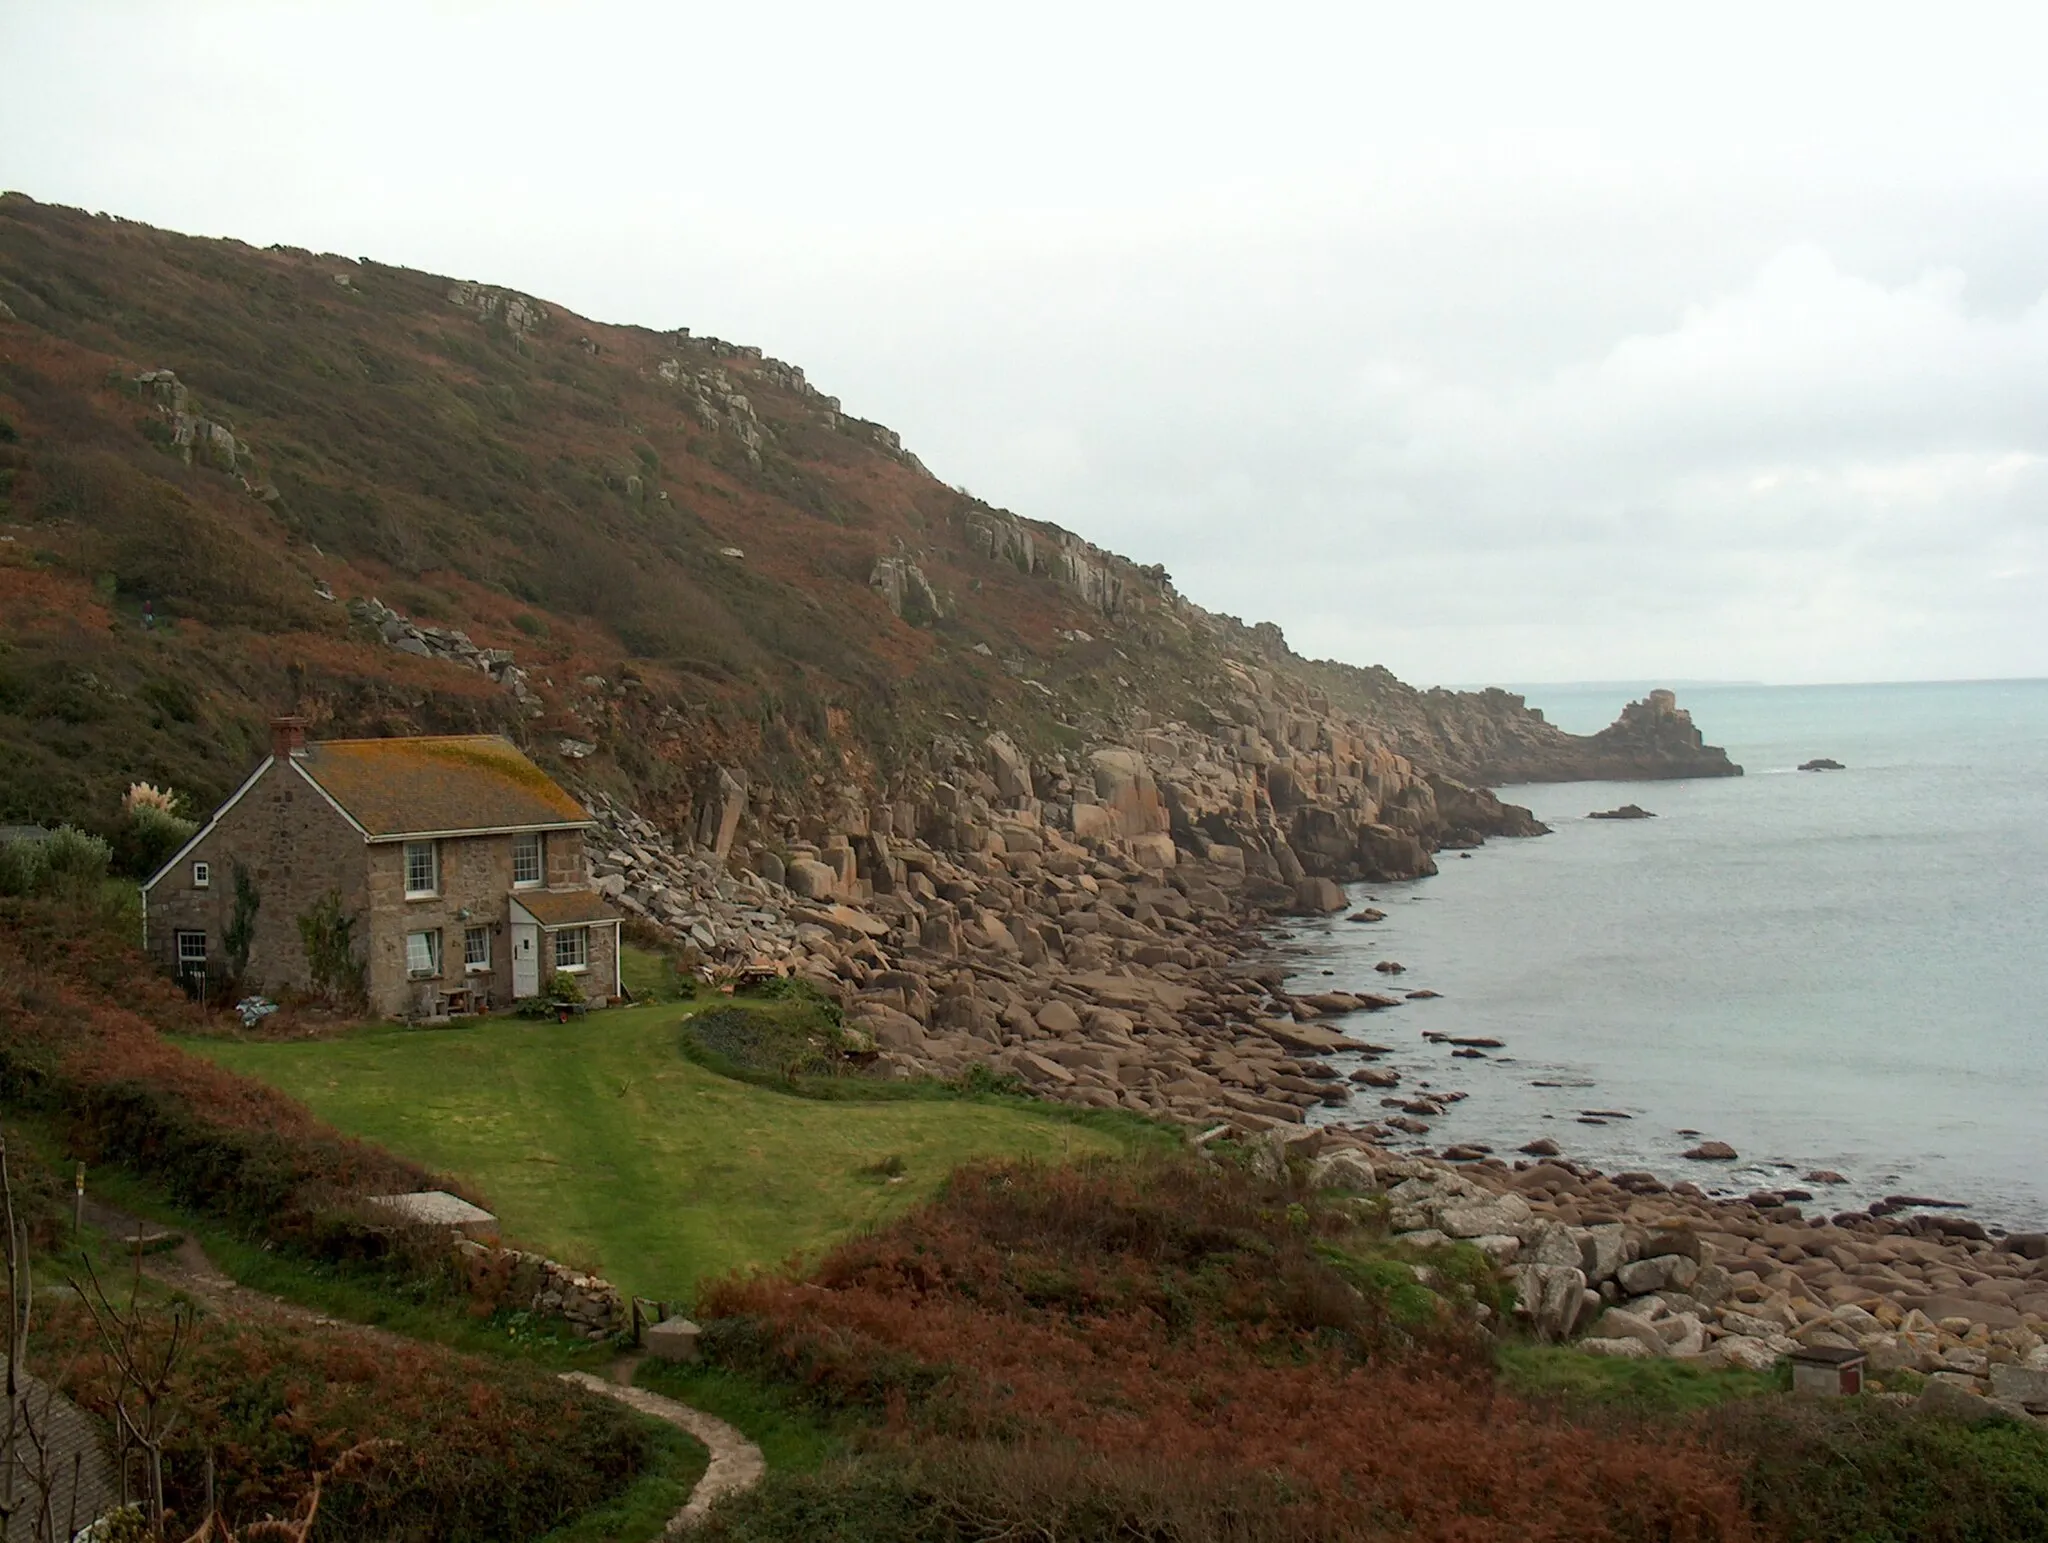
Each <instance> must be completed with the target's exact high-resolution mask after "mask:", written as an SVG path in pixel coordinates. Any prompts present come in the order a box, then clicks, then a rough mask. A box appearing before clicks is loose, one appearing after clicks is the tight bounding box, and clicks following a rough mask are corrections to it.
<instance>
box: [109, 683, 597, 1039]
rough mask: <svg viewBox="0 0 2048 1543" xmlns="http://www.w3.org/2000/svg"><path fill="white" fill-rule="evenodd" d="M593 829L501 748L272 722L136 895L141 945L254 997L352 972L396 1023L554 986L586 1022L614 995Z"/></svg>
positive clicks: (574, 806) (479, 741) (511, 749)
mask: <svg viewBox="0 0 2048 1543" xmlns="http://www.w3.org/2000/svg"><path fill="white" fill-rule="evenodd" d="M593 823H594V821H593V820H592V819H591V816H590V815H589V813H588V812H587V811H586V810H585V809H584V808H583V806H582V805H580V804H579V803H577V802H576V800H575V799H574V798H572V797H570V796H569V794H568V793H566V792H565V791H563V789H562V788H561V787H560V786H559V785H558V784H556V783H555V782H554V781H553V780H552V779H551V778H550V777H549V776H548V775H547V774H546V773H545V772H543V771H542V770H541V769H540V768H539V767H538V766H535V765H534V764H533V762H531V761H529V760H528V759H527V758H526V757H525V756H524V755H522V754H521V753H520V752H519V750H518V749H517V748H516V747H515V746H514V745H513V744H512V742H511V741H510V740H507V739H505V738H503V737H502V736H499V735H496V734H463V735H441V736H432V737H421V738H412V739H341V740H323V741H319V742H315V743H312V744H308V743H307V742H306V725H305V722H304V720H302V719H298V718H280V719H277V720H276V721H275V722H274V723H273V724H272V725H271V751H270V755H269V756H268V757H267V758H266V759H265V760H264V762H263V764H262V765H260V766H258V767H257V768H256V770H255V771H254V772H252V773H251V774H250V776H249V779H248V781H246V782H244V783H243V784H242V786H241V787H240V788H239V789H238V790H237V791H236V792H235V794H234V796H233V797H231V798H230V799H229V800H228V801H227V802H226V803H224V804H222V805H221V806H220V808H219V809H218V810H217V811H215V813H214V816H213V818H212V819H211V820H209V821H208V822H207V823H206V826H205V828H204V829H202V830H201V831H200V832H199V834H198V835H196V836H194V837H193V838H192V840H191V841H190V842H188V843H187V844H186V845H185V848H184V849H183V850H182V851H180V852H179V853H178V854H177V856H175V857H173V858H172V859H171V860H170V862H168V863H167V864H165V866H164V867H163V868H162V869H161V870H160V871H159V872H158V873H156V874H155V876H153V877H152V878H151V879H150V880H149V882H148V883H147V884H145V885H144V886H143V888H142V901H143V929H144V938H143V942H144V947H145V948H146V949H147V951H148V952H149V953H150V955H151V956H152V957H153V958H155V959H156V960H157V961H158V962H159V963H161V964H162V965H163V967H164V968H165V969H167V970H170V971H172V972H174V973H176V974H178V975H181V976H189V975H194V974H201V973H203V974H204V975H205V976H206V977H207V978H209V979H212V980H216V981H217V980H221V979H224V978H226V977H227V976H229V975H234V974H239V976H240V979H241V981H242V983H243V984H244V985H245V986H246V987H247V988H248V989H250V990H261V991H270V992H276V991H286V990H309V989H318V988H322V987H327V986H333V985H338V984H341V982H340V981H337V980H336V979H335V977H336V975H337V973H353V972H355V971H360V974H361V979H362V984H363V988H364V990H365V992H366V994H367V996H368V999H369V1005H370V1009H371V1011H373V1012H376V1013H379V1014H382V1015H384V1016H387V1017H394V1018H431V1017H440V1016H442V1015H444V1014H448V1013H462V1012H472V1011H478V1010H481V1009H483V1008H486V1007H502V1006H505V1005H507V1004H508V1003H511V1002H514V1001H517V1000H519V999H521V998H526V997H535V996H539V995H541V994H543V993H544V992H547V991H549V990H550V988H551V984H552V982H553V980H554V978H555V977H566V978H568V979H569V980H571V981H573V982H575V983H576V984H577V985H578V986H579V987H580V988H581V991H582V995H583V997H584V999H585V1000H586V1001H587V1002H589V1003H591V1004H592V1005H596V1004H599V1003H602V1002H605V1001H608V1000H611V999H613V998H615V997H617V996H618V995H619V993H620V981H619V921H620V918H619V916H618V915H617V913H616V912H613V911H612V910H610V909H609V908H608V907H606V905H605V904H604V902H603V900H602V898H601V897H600V896H599V894H598V893H597V891H596V890H595V889H594V888H593V887H592V885H591V882H590V875H589V868H588V866H587V864H586V862H585V859H584V851H583V843H584V835H585V832H587V831H588V830H589V829H590V828H591V826H592V825H593ZM242 955H246V958H243V957H239V956H242ZM322 977H324V978H322Z"/></svg>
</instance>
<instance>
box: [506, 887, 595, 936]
mask: <svg viewBox="0 0 2048 1543" xmlns="http://www.w3.org/2000/svg"><path fill="white" fill-rule="evenodd" d="M512 903H513V904H514V905H522V906H525V907H526V909H527V911H528V912H529V913H530V914H531V915H532V917H533V919H534V920H535V921H537V922H539V923H540V924H541V925H542V926H543V927H580V926H582V925H584V924H585V923H586V922H611V921H617V920H618V919H619V913H618V912H617V911H614V910H613V909H611V907H609V906H607V905H606V904H605V903H604V901H603V900H602V899H601V898H600V897H599V895H598V893H597V891H596V890H594V889H522V890H520V891H519V892H518V893H517V894H515V895H513V897H512Z"/></svg>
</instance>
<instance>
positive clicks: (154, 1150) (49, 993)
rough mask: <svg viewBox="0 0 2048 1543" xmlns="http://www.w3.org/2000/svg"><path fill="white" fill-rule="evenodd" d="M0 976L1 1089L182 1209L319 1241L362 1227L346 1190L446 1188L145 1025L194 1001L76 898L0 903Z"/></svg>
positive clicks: (167, 1018) (170, 1017) (2, 1096)
mask: <svg viewBox="0 0 2048 1543" xmlns="http://www.w3.org/2000/svg"><path fill="white" fill-rule="evenodd" d="M0 979H5V980H7V981H9V982H10V983H12V982H20V983H21V985H19V986H17V987H16V988H15V990H14V992H13V994H12V999H11V1002H10V1003H9V1004H8V1007H7V1010H5V1011H0V1100H4V1101H5V1102H7V1103H11V1104H15V1105H18V1106H22V1107H27V1108H30V1109H34V1110H37V1111H40V1112H42V1113H45V1114H47V1115H49V1116H52V1117H53V1118H54V1120H55V1122H56V1123H57V1124H58V1125H60V1127H61V1128H62V1129H63V1130H64V1131H65V1134H66V1136H67V1139H68V1141H69V1144H70V1146H71V1147H72V1149H73V1150H74V1151H75V1152H76V1154H77V1155H79V1156H81V1157H84V1158H86V1159H87V1160H88V1161H92V1162H95V1163H99V1162H111V1163H116V1164H119V1165H121V1166H123V1167H126V1168H129V1169H131V1170H133V1171H135V1172H138V1173H143V1174H146V1175H147V1176H148V1177H149V1178H150V1180H151V1181H152V1182H153V1183H155V1184H157V1185H159V1186H160V1187H161V1188H163V1189H164V1190H165V1191H166V1192H167V1193H168V1194H169V1195H170V1197H171V1198H172V1199H174V1200H175V1201H177V1202H178V1203H179V1204H181V1205H185V1206H190V1207H192V1208H194V1209H196V1210H200V1211H204V1212H207V1213H209V1214H211V1215H215V1216H219V1217H222V1218H225V1219H230V1220H233V1221H235V1222H237V1223H238V1224H241V1225H243V1226H247V1227H250V1228H252V1229H255V1230H259V1231H261V1232H263V1233H264V1234H265V1235H266V1236H268V1237H271V1238H274V1239H280V1240H284V1239H296V1240H301V1241H310V1240H317V1239H325V1240H327V1242H326V1244H325V1245H324V1246H326V1247H327V1248H328V1249H329V1250H330V1252H331V1251H332V1249H333V1248H335V1247H338V1246H339V1245H338V1244H336V1242H335V1229H336V1228H337V1227H341V1228H347V1229H353V1228H356V1227H358V1226H361V1225H363V1224H358V1223H353V1222H350V1221H348V1219H347V1218H348V1216H349V1214H350V1212H351V1208H352V1206H353V1204H354V1202H355V1201H356V1200H357V1199H358V1198H359V1197H360V1196H362V1195H365V1194H392V1193H398V1192H402V1191H407V1190H415V1189H429V1188H436V1187H445V1186H444V1185H440V1184H438V1183H437V1181H436V1180H435V1179H434V1178H433V1177H432V1176H431V1175H429V1174H428V1173H427V1172H426V1171H425V1170H424V1169H421V1168H419V1167H418V1166H416V1165H415V1164H412V1163H408V1162H405V1161H404V1160H402V1159H400V1158H397V1157H394V1156H392V1155H391V1154H390V1153H388V1152H385V1151H383V1150H381V1149H379V1148H377V1147H374V1146H371V1145H369V1144H368V1143H366V1142H361V1141H356V1140H353V1139H351V1138H349V1137H345V1136H342V1135H341V1134H339V1133H338V1132H336V1131H334V1130H332V1129H331V1128H329V1127H327V1126H325V1125H322V1124H321V1123H320V1122H319V1121H317V1120H315V1119H314V1118H313V1116H312V1114H311V1113H310V1112H309V1111H308V1110H307V1109H306V1108H305V1107H304V1106H303V1105H301V1104H298V1103H296V1102H294V1101H293V1100H292V1099H290V1098H288V1097H286V1096H285V1095H284V1094H282V1093H279V1092H277V1091H276V1090H274V1089H272V1088H269V1087H266V1086H264V1085H263V1084H261V1083H258V1082H256V1081H254V1080H252V1079H249V1078H245V1077H239V1076H237V1075H235V1074H234V1073H232V1072H229V1071H226V1070H224V1069H222V1068H220V1067H217V1066H214V1065H212V1064H211V1063H209V1062H206V1061H203V1060H201V1059H200V1058H198V1057H196V1056H192V1055H188V1054H187V1053H186V1052H185V1051H183V1050H182V1049H180V1048H179V1047H178V1046H177V1045H175V1044H173V1043H172V1042H170V1041H169V1040H167V1039H166V1038H164V1037H163V1035H162V1034H161V1033H160V1032H159V1031H158V1024H159V1023H162V1024H166V1025H171V1026H175V1027H179V1028H186V1029H189V1028H191V1027H193V1026H194V1025H195V1024H196V1022H197V1019H196V1017H195V1010H194V1009H193V1008H192V1007H191V1006H190V1005H189V1004H187V1003H186V1002H184V1000H183V999H182V997H181V996H180V995H179V993H178V992H177V991H176V989H175V987H173V986H172V985H171V984H170V983H168V982H166V981H164V980H162V979H161V978H160V977H159V976H158V975H157V973H156V972H155V971H153V970H151V969H150V968H149V966H148V964H147V963H146V961H144V960H142V959H141V958H140V957H139V956H138V955H137V954H136V952H135V951H134V949H133V948H131V947H128V946H126V945H125V944H119V943H116V942H113V941H112V940H110V939H108V938H107V937H106V936H105V934H104V933H102V932H100V931H99V930H98V929H97V928H95V927H94V926H92V925H91V924H90V918H89V917H87V916H86V914H85V913H84V912H83V911H81V910H80V909H78V908H77V907H67V906H64V905H62V904H60V903H58V902H55V901H36V902H28V903H18V902H15V903H10V904H9V905H8V906H7V907H5V908H0ZM145 1013H147V1014H148V1015H149V1016H144V1015H145ZM152 1018H154V1019H155V1020H156V1021H154V1022H152V1021H151V1020H152ZM365 1230H368V1231H373V1232H376V1235H377V1236H378V1237H383V1236H385V1233H384V1232H383V1231H381V1230H378V1229H367V1228H366V1229H365ZM381 1246H382V1245H380V1244H378V1243H377V1242H375V1241H374V1240H372V1239H364V1240H362V1241H359V1242H357V1243H353V1244H350V1245H349V1246H348V1248H349V1250H352V1251H354V1253H356V1254H357V1255H360V1254H361V1253H362V1252H363V1251H364V1250H370V1251H372V1252H374V1251H376V1250H377V1249H379V1248H380V1247H381Z"/></svg>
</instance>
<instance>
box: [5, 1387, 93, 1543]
mask: <svg viewBox="0 0 2048 1543" xmlns="http://www.w3.org/2000/svg"><path fill="white" fill-rule="evenodd" d="M6 1367H7V1357H6V1356H5V1355H0V1377H4V1375H5V1373H6ZM16 1381H17V1384H18V1385H19V1387H20V1389H21V1395H22V1401H23V1405H24V1407H25V1408H26V1410H27V1413H28V1418H30V1419H32V1420H33V1421H34V1422H35V1424H36V1427H37V1429H38V1431H39V1432H40V1433H41V1435H42V1436H43V1438H44V1440H45V1441H46V1442H47V1443H48V1450H49V1463H50V1467H49V1472H50V1473H51V1474H52V1475H53V1476H54V1477H55V1478H56V1480H57V1486H56V1492H55V1493H54V1494H53V1495H52V1496H51V1497H50V1498H51V1509H52V1511H53V1513H54V1515H53V1516H52V1520H53V1521H54V1522H55V1523H56V1525H57V1528H58V1530H59V1531H58V1535H59V1536H61V1537H70V1536H71V1535H72V1533H73V1532H74V1531H77V1530H80V1529H83V1528H84V1527H86V1526H88V1525H90V1524H91V1523H93V1522H95V1521H98V1520H99V1519H100V1518H101V1517H102V1516H104V1515H106V1514H107V1513H108V1512H109V1511H111V1510H113V1509H114V1508H115V1506H116V1505H117V1504H118V1503H119V1501H120V1486H119V1484H118V1482H117V1479H116V1475H115V1472H114V1465H113V1463H112V1462H111V1461H110V1460H109V1459H108V1457H107V1451H106V1448H105V1447H104V1446H103V1445H102V1444H101V1442H100V1437H99V1432H98V1430H97V1428H96V1427H95V1426H94V1425H93V1422H92V1420H91V1419H90V1418H88V1417H87V1415H86V1414H85V1413H84V1411H82V1410H81V1409H79V1407H78V1406H77V1405H76V1404H74V1403H72V1402H71V1401H70V1400H69V1399H67V1398H66V1397H64V1395H63V1394H61V1393H58V1392H57V1391H55V1390H54V1389H53V1388H51V1387H50V1385H49V1384H48V1383H46V1382H44V1381H43V1380H42V1379H41V1378H39V1377H36V1376H34V1375H33V1374H31V1373H29V1372H22V1373H20V1374H19V1375H18V1377H17V1378H16ZM21 1447H22V1451H21V1453H20V1454H18V1456H19V1457H20V1460H21V1462H22V1463H24V1464H26V1463H27V1462H29V1461H32V1460H33V1459H32V1456H31V1454H30V1453H29V1451H28V1443H27V1441H26V1440H23V1441H22V1442H21ZM10 1491H11V1492H10ZM0 1497H4V1500H5V1503H6V1504H7V1505H8V1506H9V1507H10V1508H11V1512H12V1514H10V1515H9V1516H8V1518H7V1525H6V1529H5V1531H4V1532H0V1538H4V1539H5V1540H6V1543H32V1540H33V1539H34V1537H35V1535H36V1532H37V1530H38V1529H37V1525H36V1523H37V1514H36V1513H37V1510H38V1506H37V1504H36V1502H37V1499H38V1497H37V1495H36V1493H35V1490H34V1488H33V1486H32V1485H31V1484H30V1482H29V1476H28V1474H27V1472H25V1471H24V1468H23V1467H19V1466H13V1465H6V1466H0Z"/></svg>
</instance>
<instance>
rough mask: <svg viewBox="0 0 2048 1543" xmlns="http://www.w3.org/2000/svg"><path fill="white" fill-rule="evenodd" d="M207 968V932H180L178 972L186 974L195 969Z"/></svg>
mask: <svg viewBox="0 0 2048 1543" xmlns="http://www.w3.org/2000/svg"><path fill="white" fill-rule="evenodd" d="M205 968H206V934H205V933H203V932H180V933H179V934H178V973H179V974H180V975H184V974H186V973H188V972H190V971H193V970H203V969H205Z"/></svg>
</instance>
